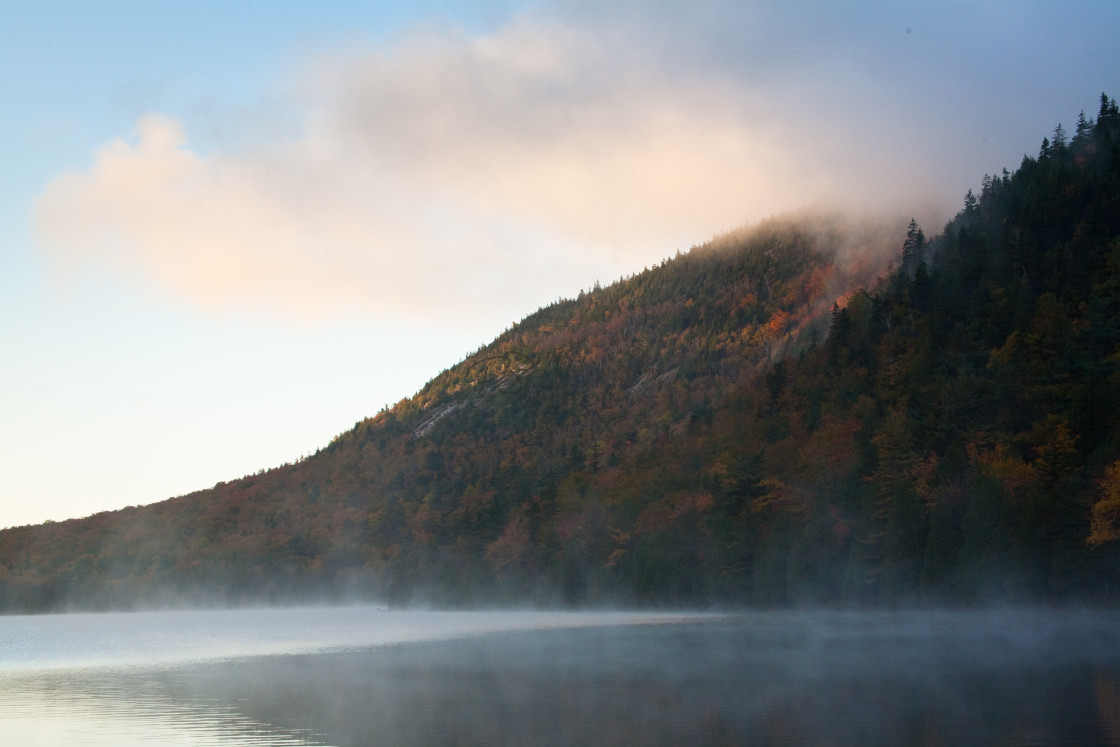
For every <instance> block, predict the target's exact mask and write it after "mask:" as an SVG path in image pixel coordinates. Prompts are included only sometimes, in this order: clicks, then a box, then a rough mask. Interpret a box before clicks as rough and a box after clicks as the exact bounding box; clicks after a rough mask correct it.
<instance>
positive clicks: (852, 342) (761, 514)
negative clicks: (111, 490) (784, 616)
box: [0, 95, 1120, 611]
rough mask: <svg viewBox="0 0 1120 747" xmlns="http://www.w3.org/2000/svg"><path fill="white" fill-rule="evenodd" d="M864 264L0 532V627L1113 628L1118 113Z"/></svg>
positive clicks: (787, 234)
mask: <svg viewBox="0 0 1120 747" xmlns="http://www.w3.org/2000/svg"><path fill="white" fill-rule="evenodd" d="M857 243H858V242H857ZM852 244H853V242H852V240H851V231H850V230H849V229H848V228H846V227H844V226H843V225H841V224H839V223H836V222H823V223H820V224H811V223H809V222H792V221H772V222H769V223H766V224H763V225H761V226H759V227H757V228H754V229H751V230H740V231H736V232H732V233H729V234H726V235H723V236H720V237H717V238H716V239H713V241H711V242H709V243H708V244H706V245H704V246H701V247H696V248H694V249H692V250H691V251H690V252H688V253H682V254H678V255H677V257H675V258H674V259H671V260H666V261H665V262H662V263H661V264H660V265H659V266H658V267H655V268H652V269H647V270H645V271H643V272H641V273H639V274H636V275H634V276H631V277H630V278H626V279H622V280H620V281H619V282H617V283H614V284H612V285H609V286H605V287H604V286H597V287H596V288H594V289H593V290H591V291H589V292H584V293H581V294H580V297H579V298H578V299H574V300H566V301H560V302H557V303H555V304H552V305H550V306H548V307H545V308H542V309H540V310H538V311H537V312H536V313H534V314H532V315H530V316H529V317H527V318H526V319H524V320H522V321H521V322H520V323H518V324H516V325H514V326H512V327H511V328H510V329H509V330H507V331H506V332H505V333H504V334H502V335H501V336H500V337H498V338H497V339H496V340H495V341H494V342H493V343H492V344H490V345H488V346H486V347H485V348H483V349H481V350H479V351H477V352H476V353H474V354H473V355H471V356H468V357H467V358H466V359H465V360H464V361H462V362H461V363H460V364H458V365H456V366H454V367H452V368H450V369H448V370H447V371H445V372H443V373H442V374H441V375H440V376H438V377H436V378H435V379H433V380H432V381H430V382H428V384H427V385H425V387H424V388H423V389H422V390H421V391H420V392H419V393H418V394H417V395H416V396H415V397H413V398H411V399H408V400H404V401H402V402H400V403H398V404H397V405H395V406H394V407H392V408H389V409H386V410H384V411H382V412H380V413H378V414H377V415H376V416H374V417H373V418H369V419H367V420H363V421H361V422H359V423H358V424H356V426H355V427H354V429H353V430H351V431H349V432H347V433H344V434H342V435H340V436H339V437H338V438H336V439H335V440H334V441H333V442H332V443H331V444H330V445H329V446H328V447H327V448H325V449H323V450H322V451H320V452H318V453H317V454H316V455H314V456H312V457H309V458H307V459H305V460H303V461H301V462H299V463H297V464H291V465H285V466H283V467H280V468H278V469H275V470H270V471H267V472H264V473H262V474H258V475H254V476H250V477H245V478H243V479H241V480H235V481H231V482H229V483H224V484H219V485H218V486H215V487H214V488H213V489H210V490H206V491H201V492H199V493H195V494H193V495H189V496H184V497H181V498H176V499H173V500H170V501H164V502H162V503H158V504H153V505H151V506H146V507H143V508H129V509H125V510H123V511H117V512H108V513H102V514H97V515H95V516H91V517H87V518H85V519H81V520H72V521H66V522H58V523H53V524H46V525H43V526H38V527H19V528H14V529H8V530H4V531H2V532H0V609H4V610H8V611H22V610H46V609H59V608H64V607H72V606H77V607H123V606H130V605H138V604H144V605H152V604H161V603H183V602H191V601H206V602H210V603H213V602H223V603H245V602H258V601H268V602H284V601H294V600H308V599H338V598H379V599H383V600H388V601H392V602H397V603H407V602H432V603H440V604H463V605H465V604H472V603H478V602H519V603H524V602H537V603H545V604H556V603H566V604H584V603H607V602H619V603H640V604H681V605H684V604H689V605H695V604H709V603H717V602H719V603H729V604H790V603H811V602H825V603H883V602H900V601H913V600H937V601H943V600H958V601H959V600H964V601H976V600H982V599H987V598H992V597H996V598H1001V599H1022V598H1035V599H1037V598H1064V597H1078V598H1083V599H1097V600H1109V601H1115V598H1114V595H1115V594H1116V593H1117V590H1118V589H1120V585H1118V584H1117V581H1120V577H1118V576H1120V539H1118V537H1120V530H1118V529H1117V526H1118V523H1120V522H1118V520H1117V515H1118V511H1117V508H1116V505H1117V497H1116V496H1117V494H1118V490H1117V488H1116V483H1117V482H1120V478H1118V475H1120V471H1118V468H1117V467H1116V466H1115V465H1116V464H1118V463H1120V453H1118V452H1120V369H1118V363H1120V111H1118V110H1117V107H1116V104H1115V101H1113V100H1111V99H1109V98H1108V97H1107V96H1103V95H1102V98H1101V107H1100V113H1099V115H1098V117H1097V119H1096V120H1095V121H1093V120H1090V119H1086V118H1085V117H1084V116H1082V117H1081V118H1080V119H1079V120H1078V125H1077V130H1076V133H1075V134H1074V136H1073V137H1072V138H1068V137H1067V136H1066V134H1065V132H1064V130H1062V128H1061V127H1060V126H1059V127H1058V128H1057V129H1056V130H1055V132H1054V133H1053V135H1052V136H1051V138H1047V139H1046V140H1044V141H1043V148H1042V152H1041V153H1040V154H1039V157H1038V158H1037V159H1034V158H1024V160H1023V163H1022V165H1021V166H1020V168H1019V169H1018V170H1017V171H1016V172H1015V173H1014V174H1011V173H1008V172H1007V171H1004V172H1003V174H1002V175H1000V176H996V177H985V178H984V180H983V188H982V190H981V191H980V193H979V194H978V195H976V194H973V193H972V191H971V190H970V191H969V193H968V194H967V195H966V198H965V203H964V209H963V210H962V211H961V212H960V213H958V215H957V216H956V217H954V218H953V220H952V221H950V222H949V224H948V225H947V226H946V227H945V230H944V231H943V233H942V234H941V235H939V236H936V237H934V238H930V239H927V238H926V236H925V234H924V232H923V231H922V229H921V228H920V227H919V226H918V225H917V223H916V222H911V224H910V226H909V227H908V229H907V231H906V234H905V236H904V237H900V240H899V241H898V242H897V243H896V244H895V247H896V254H895V256H894V257H893V258H892V257H887V256H885V255H883V254H881V253H879V254H876V253H875V252H870V251H862V252H861V251H858V249H860V248H861V247H859V246H856V247H854V248H853V246H852ZM862 248H864V249H867V248H868V247H862ZM874 257H878V258H879V259H880V260H881V261H879V262H876V261H874V260H869V258H874ZM891 259H893V260H894V261H893V262H889V260H891ZM892 267H893V270H892V269H891V268H892Z"/></svg>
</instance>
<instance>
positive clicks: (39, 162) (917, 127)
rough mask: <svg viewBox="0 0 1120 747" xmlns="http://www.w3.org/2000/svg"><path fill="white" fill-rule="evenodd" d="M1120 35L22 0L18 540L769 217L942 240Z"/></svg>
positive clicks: (1113, 23) (1024, 7)
mask: <svg viewBox="0 0 1120 747" xmlns="http://www.w3.org/2000/svg"><path fill="white" fill-rule="evenodd" d="M1117 30H1120V4H1117V3H1114V2H1111V1H1108V2H1105V1H1101V2H1088V1H1087V0H1064V1H1063V2H1050V1H1043V0H989V2H985V3H976V2H963V1H960V0H944V1H943V2H939V3H917V2H900V1H899V0H891V1H889V2H888V1H886V0H882V1H878V0H876V1H870V0H868V1H855V2H824V1H823V0H821V1H817V2H810V1H809V0H792V1H787V2H780V3H778V2H754V1H752V0H734V1H723V0H714V1H713V2H702V1H697V0H692V1H691V2H674V1H664V2H657V1H651V0H646V1H644V2H639V1H637V0H618V1H616V2H612V3H601V2H586V1H584V0H526V1H517V0H493V1H492V2H486V1H485V0H484V1H482V2H479V1H477V0H476V1H474V2H459V1H457V0H419V1H416V0H413V1H412V2H408V3H403V2H401V3H398V2H370V1H369V0H366V1H357V0H354V1H348V0H322V1H321V2H315V3H307V2H297V1H295V0H269V1H268V2H263V1H262V2H253V1H250V0H221V1H218V0H193V1H192V2H190V3H172V2H154V1H151V0H144V1H140V0H73V1H72V2H62V1H60V0H40V2H36V3H11V4H9V7H7V8H5V9H4V11H3V12H2V13H0V94H2V96H0V102H2V103H0V164H2V165H0V350H2V351H3V352H2V356H3V357H2V359H0V362H2V365H0V527H5V526H16V525H23V524H31V523H39V522H42V521H44V520H48V519H49V520H62V519H66V518H73V517H81V516H87V515H89V514H92V513H96V512H98V511H103V510H111V509H116V508H120V507H123V506H128V505H139V504H144V503H151V502H154V501H159V500H163V499H166V498H170V497H174V496H177V495H182V494H186V493H189V492H192V491H194V490H199V489H202V488H206V487H209V486H212V485H213V484H214V483H216V482H218V481H225V480H230V479H235V478H238V477H241V476H243V475H246V474H251V473H254V472H257V471H259V470H261V469H267V468H270V467H274V466H278V465H280V464H282V463H285V462H290V461H295V460H297V459H299V458H301V457H302V456H304V455H307V454H311V453H314V451H315V450H316V449H318V448H320V447H322V446H325V445H326V444H327V443H328V442H329V441H330V440H331V439H332V438H333V437H334V436H335V435H337V434H339V433H342V432H344V431H346V430H348V429H349V428H350V427H352V426H353V425H354V423H355V422H357V421H359V420H361V419H362V418H365V417H369V416H371V415H374V414H375V413H376V412H377V411H379V410H380V409H382V408H383V407H385V406H388V405H392V404H393V403H395V402H397V401H398V400H400V399H402V398H405V397H409V396H411V395H412V394H414V393H415V392H416V391H418V390H419V389H420V388H421V387H422V386H423V384H424V383H425V382H426V381H427V380H428V379H430V378H432V377H433V376H435V375H436V374H438V373H439V372H440V371H441V370H443V369H445V368H448V367H450V366H452V365H454V364H455V363H457V362H458V361H460V360H462V358H463V357H465V356H466V355H467V354H468V353H470V352H472V351H473V350H475V349H477V348H478V347H480V346H482V345H484V344H486V343H488V342H489V341H490V340H492V339H493V338H494V337H496V336H497V335H498V334H500V333H501V332H502V331H503V330H504V329H505V328H507V327H508V326H510V325H511V324H513V323H515V322H516V321H518V320H519V319H521V318H522V317H524V316H525V315H527V314H529V313H531V312H533V311H535V310H536V309H537V308H539V307H541V306H545V305H548V304H549V303H551V302H553V301H555V300H557V299H559V298H568V297H572V296H575V295H577V294H578V293H579V291H580V290H581V289H586V288H590V287H592V286H593V285H594V284H595V283H596V282H597V281H600V282H602V283H604V284H606V283H608V282H611V281H613V280H616V279H617V278H619V277H621V276H624V275H629V274H630V273H633V272H640V271H641V270H642V269H643V268H644V267H646V266H648V265H652V264H654V263H656V262H659V261H660V260H661V259H663V258H665V257H669V256H672V255H673V254H675V253H676V252H677V251H678V250H682V251H687V250H688V248H689V247H691V246H694V245H696V244H699V243H702V242H704V241H706V240H707V239H709V238H711V237H712V236H714V235H716V234H719V233H722V232H724V231H727V230H731V229H734V228H736V227H738V226H741V225H744V224H750V223H753V222H757V221H760V220H764V219H766V218H768V217H771V216H774V215H781V214H783V213H789V212H795V211H801V210H825V211H843V212H844V213H845V214H849V215H853V216H858V217H861V218H863V217H870V218H875V219H882V220H892V221H905V220H908V219H909V218H910V217H916V218H918V220H919V222H920V223H922V224H923V227H924V228H925V229H926V232H927V234H934V233H937V232H938V230H939V229H940V227H941V226H942V225H943V224H944V222H945V221H946V220H947V219H948V218H949V217H951V215H952V214H953V213H954V212H955V211H956V210H957V209H958V207H959V206H960V204H961V200H962V198H963V195H964V193H965V192H966V191H967V190H968V189H970V188H971V189H978V187H979V184H980V181H981V179H982V177H983V176H984V174H987V173H992V174H995V173H998V172H1000V171H1001V170H1002V169H1003V168H1008V169H1009V170H1013V169H1014V168H1016V167H1017V166H1018V164H1019V163H1020V162H1021V160H1022V158H1023V156H1024V154H1030V155H1034V154H1036V153H1037V152H1038V148H1039V145H1040V143H1041V140H1042V138H1043V137H1044V136H1045V135H1047V134H1049V133H1050V132H1051V131H1052V130H1053V129H1054V127H1055V125H1057V124H1058V123H1062V124H1063V125H1064V126H1065V127H1066V129H1067V130H1072V127H1073V124H1074V123H1075V121H1076V118H1077V114H1078V112H1079V111H1080V110H1082V109H1084V110H1085V111H1086V113H1087V114H1088V115H1089V116H1093V115H1094V114H1095V113H1096V109H1097V106H1098V103H1099V97H1100V94H1101V92H1102V91H1107V92H1108V93H1109V95H1111V96H1116V95H1118V94H1120V92H1118V91H1117V90H1116V89H1117V83H1118V79H1117V76H1116V71H1118V70H1120V45H1117V44H1116V43H1115V35H1116V31H1117ZM899 225H900V226H901V225H904V222H902V223H900V224H899ZM900 243H901V235H900Z"/></svg>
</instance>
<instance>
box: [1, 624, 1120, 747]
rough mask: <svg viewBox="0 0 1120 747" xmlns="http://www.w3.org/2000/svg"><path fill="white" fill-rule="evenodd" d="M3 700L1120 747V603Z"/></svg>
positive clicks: (697, 631) (316, 664) (49, 721)
mask: <svg viewBox="0 0 1120 747" xmlns="http://www.w3.org/2000/svg"><path fill="white" fill-rule="evenodd" d="M0 714H3V715H0V729H3V730H4V731H3V732H2V733H3V734H4V739H5V740H8V739H9V736H10V735H12V734H15V735H17V736H18V735H20V734H21V733H22V734H23V735H24V736H25V737H27V738H26V739H19V738H16V739H14V740H13V741H12V743H16V744H22V743H26V744H137V745H139V744H157V743H158V744H207V745H209V744H214V745H217V744H222V745H241V744H277V745H289V744H306V745H312V744H314V745H327V744H329V745H340V746H341V745H370V744H402V745H403V744H482V743H485V744H635V743H641V744H743V743H758V742H765V743H771V742H777V743H785V744H993V743H994V744H1120V617H1118V616H1117V615H1115V614H1113V613H1091V614H1070V613H1056V612H1022V611H1019V612H1010V613H1000V614H995V613H921V614H918V613H838V612H833V613H816V614H807V613H759V614H751V615H736V616H728V617H723V618H715V619H705V620H697V621H688V622H681V621H677V622H674V623H671V624H658V625H621V626H610V627H591V628H586V627H567V628H563V627H562V628H553V629H544V630H540V629H537V630H522V631H517V630H512V631H511V630H506V631H503V632H500V633H495V634H492V635H474V636H470V637H458V638H446V637H445V638H440V639H434V640H412V641H408V642H399V643H394V644H386V645H380V646H373V647H361V648H355V649H350V650H344V651H335V652H327V653H313V654H308V653H299V654H288V655H270V656H252V657H246V658H241V659H236V660H223V661H205V662H196V663H190V664H175V665H166V666H160V667H122V668H106V667H101V668H87V669H65V670H63V669H52V670H44V671H24V672H17V673H9V674H8V675H6V676H5V677H4V678H3V679H2V680H0ZM15 714H19V715H15ZM13 727H14V728H15V731H14V732H13V731H12V729H13ZM21 728H22V729H23V731H22V732H21V731H20V729H21Z"/></svg>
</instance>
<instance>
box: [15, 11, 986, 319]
mask: <svg viewBox="0 0 1120 747" xmlns="http://www.w3.org/2000/svg"><path fill="white" fill-rule="evenodd" d="M573 18H574V20H573V21H565V22H562V21H559V20H556V19H550V18H545V17H543V16H521V17H519V18H516V19H514V20H512V21H510V22H509V23H507V24H506V25H504V26H502V27H500V28H498V29H497V30H495V31H493V32H492V33H489V34H487V35H483V36H470V35H468V34H466V33H464V32H462V31H459V30H456V29H454V28H425V29H420V30H416V31H414V32H413V33H411V34H410V35H409V36H407V37H405V38H402V39H399V40H398V41H397V42H396V43H395V44H393V45H391V46H389V47H383V48H377V49H366V50H362V51H358V52H354V51H351V52H349V53H346V54H339V55H335V56H332V57H329V58H320V59H317V60H314V61H312V62H311V63H309V64H308V65H306V66H305V67H304V68H303V70H302V72H301V74H300V75H299V76H297V78H296V79H295V80H293V81H292V82H291V86H290V88H291V91H292V94H291V96H290V98H289V102H290V105H291V106H292V107H293V108H294V110H295V111H296V116H295V119H296V120H297V121H298V122H300V123H301V128H300V131H299V132H298V134H297V135H295V136H287V137H285V136H278V137H277V138H275V139H273V140H272V141H269V142H265V143H262V144H260V145H259V146H254V147H244V146H242V147H237V148H230V149H227V150H224V151H223V150H221V149H217V150H214V151H211V152H202V151H201V150H200V149H198V148H196V147H192V145H191V141H190V126H189V125H190V123H189V122H188V123H184V122H182V121H180V120H178V119H177V118H175V117H173V116H169V115H166V114H158V113H152V114H149V115H146V116H144V117H143V118H142V119H141V120H140V121H139V122H138V123H137V126H136V131H135V133H134V134H133V136H132V137H130V138H127V139H121V140H116V141H113V142H111V143H108V144H106V145H104V146H102V147H101V148H100V149H99V150H98V151H97V152H96V154H95V155H94V158H93V163H92V165H91V166H90V167H89V168H88V169H86V170H84V171H80V172H73V173H67V174H63V175H60V176H58V177H57V178H56V179H54V180H53V181H52V182H51V183H50V184H49V185H48V187H47V188H46V190H45V191H44V193H43V194H42V195H41V197H40V199H39V201H38V203H37V205H36V208H35V230H36V235H37V237H38V241H39V243H40V245H41V246H42V247H44V248H45V249H46V250H47V252H48V253H49V255H50V256H51V257H52V259H54V260H55V261H56V262H57V264H58V265H59V266H61V267H63V268H74V267H81V266H83V265H85V264H87V263H89V264H93V265H94V266H98V267H110V268H112V269H113V270H115V271H117V272H119V273H122V274H124V275H126V276H130V277H138V278H140V279H141V281H142V282H145V283H149V284H152V285H154V286H155V287H156V288H157V289H158V290H160V291H162V292H166V293H170V294H172V295H174V296H175V297H177V298H179V299H180V300H184V301H187V302H189V303H191V304H194V305H199V306H202V307H204V308H207V309H229V308H234V309H236V308H251V309H261V308H263V309H266V310H268V311H270V312H272V313H275V314H278V315H280V316H287V317H296V318H300V319H306V318H314V317H318V316H322V315H329V314H333V313H349V312H355V311H361V312H367V313H372V314H375V315H377V316H383V317H384V316H393V315H396V314H407V315H408V316H412V317H415V316H416V315H417V314H421V315H424V314H427V315H430V316H431V317H432V318H440V317H445V316H446V315H447V314H448V313H449V312H451V311H452V310H454V311H455V313H456V314H460V315H464V316H477V315H493V314H495V313H497V314H499V315H500V316H501V317H503V318H505V317H509V316H510V314H513V313H516V312H518V311H520V312H524V311H527V310H529V309H530V308H533V307H535V305H537V304H539V303H540V302H543V301H547V300H549V299H552V298H555V297H556V296H557V295H558V294H571V293H573V292H574V291H576V290H578V288H580V287H586V286H587V285H590V283H591V282H592V281H593V280H594V279H595V278H596V277H601V278H603V279H604V280H607V279H610V278H611V277H615V276H617V274H619V273H621V272H629V271H633V270H638V269H641V266H642V265H643V264H647V263H649V262H651V261H656V260H657V259H659V258H660V257H663V256H666V255H668V254H671V253H672V252H673V251H674V250H675V249H678V248H686V247H687V246H689V245H690V244H692V243H696V242H699V241H702V240H704V239H706V238H708V237H710V236H711V235H713V234H714V233H717V232H720V231H723V230H726V229H730V228H732V227H734V226H736V225H739V224H741V223H743V222H744V221H750V220H757V219H760V218H764V217H766V216H769V215H771V214H774V213H778V212H783V211H788V210H793V209H797V208H801V207H804V206H806V205H823V206H828V207H842V208H850V207H855V206H864V207H866V206H867V205H868V204H875V205H876V207H879V208H883V207H886V208H890V207H894V206H899V207H902V206H903V205H904V203H905V199H907V198H909V197H910V196H911V195H913V194H916V193H918V192H923V191H924V192H928V191H929V183H928V182H927V183H923V181H922V179H923V176H922V175H921V174H920V173H914V174H912V175H911V177H910V178H908V179H907V180H906V181H905V182H903V180H902V179H901V178H900V177H899V173H900V171H902V170H904V169H903V168H902V166H900V165H898V164H897V163H895V162H896V161H897V159H896V158H895V156H897V151H896V149H895V147H894V146H892V145H891V144H890V142H889V138H886V137H883V138H878V139H876V140H872V139H871V138H868V139H867V142H866V143H865V144H864V145H865V149H864V150H861V151H858V152H854V151H853V149H852V145H853V143H854V142H856V139H857V137H862V135H861V136H857V135H856V133H853V132H852V131H851V129H850V127H849V126H850V125H851V124H852V123H853V122H859V121H862V120H861V119H860V117H862V116H867V115H866V112H865V113H864V114H861V115H859V116H856V117H855V118H854V119H853V118H852V115H851V112H848V113H844V112H837V111H833V112H830V113H829V114H828V116H825V115H824V113H823V112H821V111H816V114H817V115H818V116H817V117H814V116H812V115H813V113H814V110H815V109H816V107H818V106H819V102H814V101H813V99H814V97H815V96H816V95H817V94H821V95H822V96H825V99H824V100H827V96H826V95H825V94H826V92H827V90H828V89H829V88H830V87H834V86H835V82H836V81H837V80H841V79H842V80H845V81H847V82H848V83H849V84H851V88H852V90H851V92H850V94H847V95H848V96H849V98H850V100H851V104H852V107H853V109H852V111H856V110H858V109H859V108H860V107H863V108H864V109H866V108H867V107H868V106H869V105H871V103H872V102H874V101H876V100H878V98H877V97H879V96H880V95H885V89H884V90H880V89H879V88H877V87H876V85H875V84H874V82H873V81H871V80H869V79H867V78H864V77H862V76H863V72H862V69H863V68H862V65H863V64H864V63H863V62H861V61H859V60H856V61H854V62H852V63H851V67H850V68H846V69H842V68H841V67H838V66H837V65H839V63H837V64H834V65H833V66H832V67H831V68H830V70H829V71H828V74H827V76H825V77H818V78H814V77H812V76H813V75H816V74H815V73H814V74H810V73H809V71H808V70H804V71H801V70H797V69H782V70H778V71H776V70H773V69H764V68H762V67H759V69H757V70H751V69H738V68H736V69H731V68H728V69H722V70H721V69H719V68H718V67H713V66H712V61H711V60H710V59H704V60H700V59H699V58H695V59H694V57H695V55H693V52H695V49H693V50H692V52H689V51H688V50H687V49H685V53H684V55H683V56H675V55H674V53H673V52H674V50H673V48H671V46H670V44H671V42H672V39H671V36H669V35H665V34H663V33H662V34H658V33H653V32H652V31H650V29H649V28H646V29H644V30H643V29H639V28H635V29H634V30H633V33H632V34H629V35H627V34H626V33H624V32H623V31H621V30H620V29H621V28H622V27H621V26H620V25H618V24H615V25H611V24H610V23H606V22H604V24H603V26H602V28H599V29H597V30H596V31H595V32H592V31H591V30H589V29H590V28H592V27H593V26H592V25H591V24H589V23H581V22H580V19H581V18H583V19H584V20H585V21H586V17H585V16H581V15H580V14H578V13H576V14H574V15H573ZM651 23H652V22H651ZM662 31H663V30H662ZM702 31H703V29H701V30H700V31H695V33H701V32H702ZM682 33H684V34H686V36H687V32H685V31H682ZM704 33H707V32H704ZM753 33H754V34H755V36H756V37H757V35H758V34H757V30H755V31H754V32H753ZM899 33H900V34H901V33H902V32H901V29H899ZM693 41H695V39H693ZM682 49H684V47H682ZM839 58H840V56H838V58H837V59H839ZM733 62H735V63H736V64H738V63H739V62H742V60H733ZM755 63H756V64H758V65H760V66H761V65H762V64H763V62H762V61H760V60H755ZM780 64H785V62H784V61H783V60H777V61H775V62H774V65H780ZM832 96H833V97H835V92H833V94H832ZM884 115H885V114H884ZM903 124H905V121H904V122H903ZM846 128H847V129H846ZM231 141H237V142H243V141H244V138H240V139H239V138H232V139H231ZM917 155H918V157H921V156H922V155H923V154H922V153H918V154H917ZM905 170H909V171H912V172H920V169H918V168H916V164H914V163H909V164H905ZM904 184H905V188H903V185H904ZM967 186H968V185H960V189H961V191H963V188H965V187H967ZM956 188H957V187H954V189H956ZM883 195H888V196H889V198H887V199H884V198H883V197H882V196H883ZM507 321H508V318H507Z"/></svg>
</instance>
